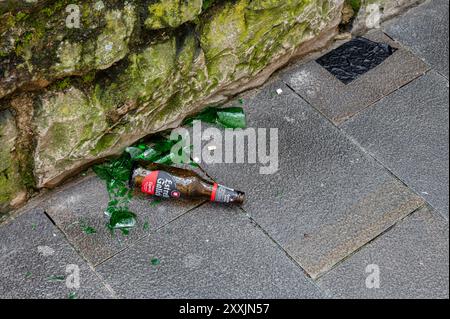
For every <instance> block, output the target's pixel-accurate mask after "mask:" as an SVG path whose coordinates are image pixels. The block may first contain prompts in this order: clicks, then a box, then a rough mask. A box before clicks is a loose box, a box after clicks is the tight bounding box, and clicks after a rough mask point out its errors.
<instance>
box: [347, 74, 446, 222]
mask: <svg viewBox="0 0 450 319" xmlns="http://www.w3.org/2000/svg"><path fill="white" fill-rule="evenodd" d="M448 90H449V89H448V81H447V80H446V79H445V78H444V77H442V76H441V75H439V74H436V73H435V72H434V71H432V72H429V73H427V74H426V75H425V76H423V77H421V78H419V79H417V80H415V81H414V82H412V83H410V84H409V85H407V86H405V87H403V88H402V89H400V90H398V91H397V92H395V93H393V94H392V95H390V96H388V97H386V98H385V99H383V100H381V101H380V102H378V103H377V104H376V105H374V106H373V107H371V108H370V109H367V110H366V111H364V112H362V113H360V114H358V115H357V116H355V117H354V118H353V119H351V120H350V121H348V122H347V123H345V124H344V125H343V126H342V128H343V130H345V132H347V133H348V134H349V135H350V136H351V137H352V138H353V139H354V140H355V141H356V142H357V143H358V144H359V145H361V146H362V147H363V148H364V149H365V150H367V151H368V152H369V153H371V154H372V155H373V156H374V157H375V158H376V159H377V160H378V161H380V162H381V163H382V164H383V165H384V166H385V167H387V168H389V170H391V171H392V172H393V173H394V174H395V175H396V176H398V177H399V178H400V179H402V180H403V181H404V182H405V183H406V184H407V185H408V186H410V187H411V188H412V189H414V190H415V191H416V192H417V193H418V194H419V195H421V196H422V197H424V198H425V199H426V200H427V201H428V202H429V203H430V204H431V205H432V206H433V207H434V208H436V209H437V210H438V211H439V212H440V213H442V214H443V215H444V216H445V217H446V218H447V219H448V214H449V202H448V194H449V186H448V184H449V148H448V143H449V135H448V132H449V96H448V94H449V91H448Z"/></svg>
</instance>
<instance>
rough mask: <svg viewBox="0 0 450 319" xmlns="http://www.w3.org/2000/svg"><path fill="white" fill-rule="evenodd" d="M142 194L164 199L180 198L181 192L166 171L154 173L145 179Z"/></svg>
mask: <svg viewBox="0 0 450 319" xmlns="http://www.w3.org/2000/svg"><path fill="white" fill-rule="evenodd" d="M141 190H142V192H143V193H145V194H150V195H154V196H158V197H164V198H179V197H180V196H181V193H180V191H178V190H177V184H176V183H175V180H174V178H173V176H172V175H170V174H169V173H167V172H164V171H153V172H151V173H150V174H149V175H147V176H146V177H145V178H144V181H143V182H142V188H141Z"/></svg>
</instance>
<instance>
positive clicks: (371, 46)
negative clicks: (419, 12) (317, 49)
mask: <svg viewBox="0 0 450 319" xmlns="http://www.w3.org/2000/svg"><path fill="white" fill-rule="evenodd" d="M396 50H397V49H395V48H393V47H391V46H390V45H388V44H385V43H377V42H373V41H370V40H368V39H365V38H360V37H358V38H355V39H352V40H350V41H349V42H347V43H345V44H343V45H341V46H340V47H338V48H336V49H334V50H333V51H331V52H329V53H327V54H325V55H324V56H322V57H321V58H319V59H317V60H316V62H317V63H319V64H320V65H321V66H323V67H324V68H325V69H326V70H327V71H328V72H330V73H331V74H333V75H334V76H335V77H336V78H338V79H339V80H340V81H342V82H343V83H344V84H348V83H350V82H352V81H353V80H355V79H356V78H357V77H358V76H360V75H362V74H364V73H366V72H368V71H370V70H371V69H373V68H375V67H376V66H377V65H379V64H381V63H382V62H383V61H384V60H385V59H386V58H388V57H389V56H391V55H392V54H393V53H394V52H395V51H396Z"/></svg>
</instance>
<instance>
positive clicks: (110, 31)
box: [0, 0, 344, 207]
mask: <svg viewBox="0 0 450 319" xmlns="http://www.w3.org/2000/svg"><path fill="white" fill-rule="evenodd" d="M38 2H39V3H40V2H45V4H44V5H39V4H38V3H37V4H36V6H30V7H29V8H27V10H26V11H24V10H23V8H19V9H18V10H19V11H17V10H16V9H11V10H9V11H6V13H4V14H3V15H1V16H0V21H1V23H0V98H1V99H0V110H3V111H0V112H1V113H0V114H2V116H3V117H2V120H1V121H0V132H6V131H7V132H8V134H6V133H2V134H0V140H1V143H2V144H1V145H2V150H1V152H2V153H1V156H2V157H1V158H2V164H3V163H10V164H9V165H8V167H6V166H5V167H3V166H1V167H0V168H1V169H0V172H1V171H2V170H3V171H5V170H9V171H11V172H12V173H11V174H10V175H8V176H11V177H9V178H8V179H2V176H0V185H1V186H2V188H1V192H0V205H3V206H4V207H6V206H9V204H10V202H11V200H12V199H14V198H15V196H17V194H19V193H20V192H21V191H22V190H23V187H20V186H19V185H21V178H22V175H21V173H20V170H18V169H14V161H13V160H11V156H13V155H11V154H13V153H14V151H13V150H14V146H15V143H16V142H15V139H14V138H13V136H14V134H19V135H20V136H21V139H20V140H21V145H28V146H27V148H28V149H25V150H24V147H23V146H22V147H21V148H19V149H20V152H19V153H20V156H21V160H22V161H23V160H24V159H23V157H24V156H25V155H26V156H28V160H29V161H30V162H31V163H32V165H29V166H27V167H31V169H32V171H33V176H34V188H37V189H39V188H43V187H54V186H56V185H58V184H59V183H60V182H62V181H63V180H64V179H65V178H66V177H68V176H70V175H72V174H74V173H76V172H78V171H79V170H80V169H82V168H85V167H87V166H88V165H89V164H91V163H93V162H94V161H98V160H100V159H103V158H106V157H108V156H111V155H116V154H120V153H121V152H122V151H123V149H124V148H125V147H126V146H128V145H130V144H132V143H134V142H135V141H137V140H139V139H140V138H142V137H144V136H146V135H149V134H152V133H155V132H158V131H161V130H165V129H168V128H173V127H176V126H178V125H179V123H180V122H181V121H182V120H183V119H184V118H185V117H186V116H187V115H189V114H192V113H194V112H197V111H200V110H201V109H202V108H203V107H205V106H207V105H210V104H214V103H220V102H224V101H226V100H227V98H228V97H229V96H232V95H235V94H237V93H239V92H240V91H242V90H245V89H248V88H252V87H255V86H257V85H260V84H262V82H264V81H265V80H266V79H267V78H268V76H270V74H271V73H272V72H274V71H275V70H276V69H277V68H280V67H281V66H283V65H284V64H286V63H287V62H288V61H289V60H290V59H291V58H292V57H296V56H301V55H304V54H307V53H309V52H311V51H312V50H314V49H320V48H321V47H323V46H325V45H326V44H327V42H329V41H330V40H331V39H332V38H333V37H334V35H336V33H337V26H338V25H339V23H340V21H341V11H342V7H343V2H344V0H236V1H228V0H215V1H211V0H210V1H206V0H203V1H202V0H198V1H197V0H193V1H184V0H168V1H160V0H147V1H137V0H136V1H133V0H129V1H119V0H115V1H80V5H79V7H78V9H79V13H80V21H79V23H80V28H68V27H67V25H66V23H67V17H68V16H69V15H70V14H72V13H73V10H72V11H70V10H69V11H67V10H66V9H67V5H69V4H71V1H68V0H53V1H52V0H48V1H38ZM72 9H73V8H72ZM20 10H22V11H20ZM0 12H1V11H0ZM69 22H70V23H71V24H73V23H75V22H76V21H74V20H73V19H72V20H69ZM22 94H32V95H33V96H32V98H31V101H32V103H31V104H32V105H30V106H27V107H29V108H31V109H27V110H26V111H24V109H23V108H21V103H20V100H18V99H20V96H21V95H22ZM8 109H11V110H14V112H11V111H9V110H8ZM17 110H19V112H16V111H17ZM13 113H14V114H15V116H16V117H19V118H16V123H22V124H21V126H20V127H29V128H30V129H29V131H28V132H27V134H23V133H21V132H18V133H17V131H20V130H21V129H20V130H19V129H17V127H16V126H15V125H16V124H15V122H14V121H13V120H14V117H13V115H12V114H13ZM25 115H27V116H25ZM22 117H26V121H25V120H21V118H22ZM6 123H9V124H6ZM14 132H16V133H14ZM27 139H28V140H29V141H30V143H25V144H24V140H27ZM3 145H7V147H3ZM24 154H25V155H24ZM25 160H26V159H25ZM22 171H23V170H22ZM27 185H29V183H27Z"/></svg>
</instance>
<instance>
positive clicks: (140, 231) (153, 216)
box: [41, 176, 201, 265]
mask: <svg viewBox="0 0 450 319" xmlns="http://www.w3.org/2000/svg"><path fill="white" fill-rule="evenodd" d="M108 202H109V197H108V193H107V191H106V186H105V182H104V181H102V180H100V179H99V178H98V177H96V176H90V177H87V178H85V179H82V180H81V181H78V182H76V183H74V184H73V185H68V186H67V187H65V188H63V189H61V191H59V192H58V193H55V194H51V195H50V197H49V199H47V200H46V201H45V202H43V203H42V204H41V206H42V207H43V208H44V209H45V210H46V212H47V213H48V214H49V215H50V216H51V217H52V219H53V220H54V221H55V223H56V224H57V225H58V227H60V228H61V229H62V230H63V231H64V233H65V234H66V236H67V238H68V240H69V241H70V242H71V243H72V245H74V247H76V249H77V250H78V251H79V252H80V253H81V254H82V255H83V256H84V257H85V258H86V259H87V260H89V261H90V262H91V263H92V264H93V265H96V264H98V263H100V262H102V261H103V260H105V259H107V258H109V257H111V256H113V255H114V254H116V253H118V252H119V251H121V250H123V249H125V248H126V247H127V246H128V245H130V244H131V243H133V242H135V241H137V240H138V239H139V238H141V237H142V236H144V235H146V234H148V233H150V232H152V231H155V230H156V229H157V228H159V227H161V226H163V225H165V224H166V223H168V222H170V221H171V220H173V219H175V218H177V217H179V216H181V215H182V214H184V213H185V212H187V211H188V210H190V209H192V208H194V207H196V206H198V205H199V204H200V203H201V201H159V200H157V199H156V198H154V197H150V196H144V195H137V196H135V197H134V198H133V200H132V202H131V204H130V209H131V211H133V212H135V213H136V215H137V225H136V227H134V228H133V229H132V230H131V231H130V234H129V235H123V234H122V233H121V232H120V231H118V230H116V231H115V232H114V233H111V231H110V230H109V229H108V228H107V226H106V225H107V223H108V221H109V217H108V216H106V215H105V214H104V211H105V209H106V207H107V205H108ZM86 227H92V228H93V229H94V230H95V233H90V232H86V231H85V230H86Z"/></svg>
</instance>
